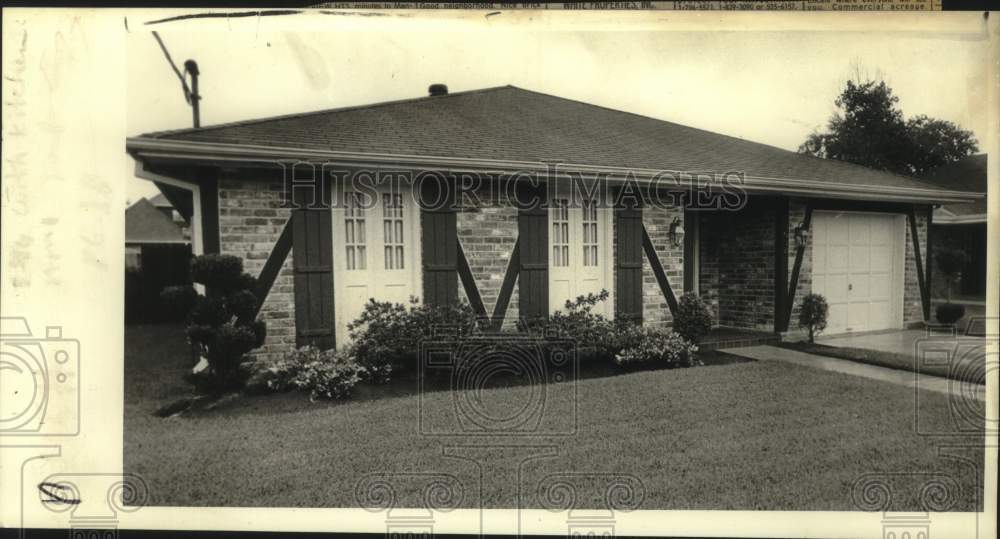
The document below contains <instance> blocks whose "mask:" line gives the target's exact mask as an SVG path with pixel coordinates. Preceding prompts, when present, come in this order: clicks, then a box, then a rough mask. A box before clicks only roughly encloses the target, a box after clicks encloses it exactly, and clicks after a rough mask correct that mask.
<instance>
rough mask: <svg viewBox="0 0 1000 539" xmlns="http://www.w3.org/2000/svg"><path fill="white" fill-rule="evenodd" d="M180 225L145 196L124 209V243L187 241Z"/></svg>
mask: <svg viewBox="0 0 1000 539" xmlns="http://www.w3.org/2000/svg"><path fill="white" fill-rule="evenodd" d="M187 242H188V241H187V240H186V239H185V238H184V234H183V233H182V232H181V229H180V227H178V226H177V225H176V224H174V222H173V221H171V220H170V218H169V217H167V216H166V215H163V212H161V211H160V210H158V209H156V207H155V206H153V204H152V203H151V202H150V201H149V200H146V199H145V198H140V199H139V200H138V201H136V203H135V204H132V205H131V206H129V207H128V208H127V209H126V210H125V243H127V244H133V243H187Z"/></svg>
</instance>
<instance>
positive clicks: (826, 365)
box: [720, 345, 986, 402]
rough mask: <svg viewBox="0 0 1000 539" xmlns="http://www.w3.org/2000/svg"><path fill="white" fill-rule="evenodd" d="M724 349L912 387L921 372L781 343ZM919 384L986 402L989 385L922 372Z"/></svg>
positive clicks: (733, 352) (752, 356)
mask: <svg viewBox="0 0 1000 539" xmlns="http://www.w3.org/2000/svg"><path fill="white" fill-rule="evenodd" d="M720 351H721V352H726V353H728V354H733V355H737V356H742V357H746V358H750V359H755V360H758V361H784V362H785V363H794V364H796V365H802V366H805V367H812V368H815V369H822V370H825V371H833V372H840V373H844V374H850V375H852V376H861V377H863V378H870V379H872V380H881V381H883V382H889V383H890V384H896V385H901V386H905V387H911V388H912V387H916V385H917V383H918V377H917V375H916V374H915V373H912V372H909V371H903V370H899V369H888V368H886V367H878V366H875V365H868V364H865V363H858V362H855V361H848V360H846V359H837V358H832V357H824V356H817V355H815V354H807V353H805V352H799V351H797V350H789V349H787V348H779V347H777V346H767V345H762V346H750V347H747V348H726V349H724V350H720ZM919 383H920V387H921V389H925V390H928V391H934V392H937V393H944V394H949V395H950V394H954V395H955V396H956V397H957V398H963V399H964V398H968V396H969V395H974V396H975V398H976V399H978V400H980V401H983V402H986V386H984V385H979V384H970V383H968V382H959V381H957V380H951V379H948V378H942V377H940V376H930V375H927V374H921V375H920V377H919Z"/></svg>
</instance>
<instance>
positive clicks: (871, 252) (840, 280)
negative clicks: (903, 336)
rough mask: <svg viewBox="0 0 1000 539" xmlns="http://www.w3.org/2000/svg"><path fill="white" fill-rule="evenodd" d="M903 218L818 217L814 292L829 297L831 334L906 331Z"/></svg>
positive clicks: (825, 214)
mask: <svg viewBox="0 0 1000 539" xmlns="http://www.w3.org/2000/svg"><path fill="white" fill-rule="evenodd" d="M905 230H906V229H905V217H904V216H903V215H894V214H885V213H873V212H834V211H817V212H815V213H814V215H813V222H812V233H813V244H812V250H813V251H812V252H813V259H812V291H813V292H814V293H817V294H822V295H823V296H825V297H826V300H827V302H828V303H829V305H830V316H829V322H828V325H827V329H826V332H827V333H829V334H834V333H845V332H859V331H876V330H881V329H894V328H902V327H903V259H904V248H903V247H904V244H903V242H904V241H905V240H904V238H905Z"/></svg>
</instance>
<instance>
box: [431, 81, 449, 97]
mask: <svg viewBox="0 0 1000 539" xmlns="http://www.w3.org/2000/svg"><path fill="white" fill-rule="evenodd" d="M427 93H429V94H430V95H431V97H434V96H439V95H448V85H446V84H431V85H430V87H428V88H427Z"/></svg>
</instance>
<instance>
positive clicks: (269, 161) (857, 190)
mask: <svg viewBox="0 0 1000 539" xmlns="http://www.w3.org/2000/svg"><path fill="white" fill-rule="evenodd" d="M125 146H126V151H127V152H128V153H129V154H130V155H132V157H134V158H136V159H139V160H147V159H148V160H164V161H188V162H201V163H213V164H217V165H226V164H229V165H236V164H241V165H250V166H269V165H276V164H281V163H282V162H289V161H290V162H299V161H317V160H322V161H325V162H330V163H337V164H339V165H342V166H392V167H404V168H417V167H423V168H432V167H433V169H434V170H439V171H442V172H508V173H519V172H521V173H533V172H539V173H541V172H544V173H551V172H552V167H555V170H556V171H557V172H558V173H563V174H565V173H582V174H595V173H603V174H606V175H607V177H608V179H609V180H612V181H615V180H618V181H624V180H625V179H626V178H627V177H629V176H631V177H633V178H635V179H637V180H643V179H646V180H649V179H652V178H656V177H658V176H662V175H664V174H669V173H682V172H687V171H669V170H652V169H638V168H626V167H601V166H594V165H578V164H572V163H561V162H559V163H556V162H551V163H544V162H538V161H512V160H496V159H480V158H459V157H439V156H421V155H399V154H381V153H360V152H339V151H333V150H313V149H305V148H285V147H273V146H256V145H242V144H221V143H213V142H195V141H180V140H167V139H160V138H151V137H143V136H139V137H129V138H128V139H127V140H126V144H125ZM743 180H744V184H743V185H742V188H743V189H745V190H746V191H747V192H750V193H773V194H777V193H780V194H784V195H789V196H801V197H807V198H846V199H863V200H880V201H892V202H915V203H934V204H943V203H953V202H971V201H975V200H979V199H981V198H983V197H984V196H985V194H984V193H970V192H965V191H950V190H944V189H933V188H921V187H899V186H884V185H853V184H844V183H840V184H831V183H830V182H822V181H816V180H803V179H797V178H766V177H758V176H750V175H745V176H743ZM692 186H694V184H693V183H692V184H691V185H685V184H679V185H678V187H681V188H683V187H692Z"/></svg>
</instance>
